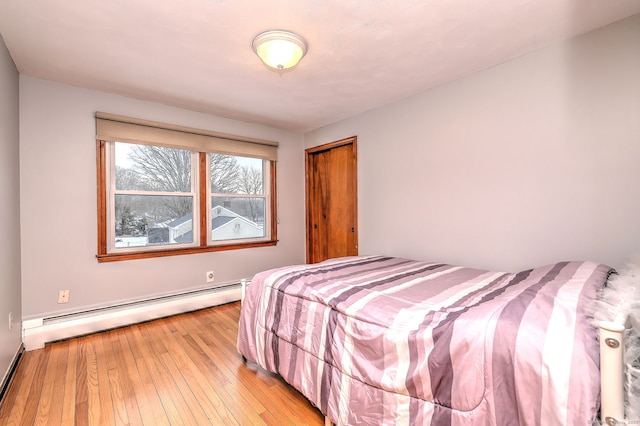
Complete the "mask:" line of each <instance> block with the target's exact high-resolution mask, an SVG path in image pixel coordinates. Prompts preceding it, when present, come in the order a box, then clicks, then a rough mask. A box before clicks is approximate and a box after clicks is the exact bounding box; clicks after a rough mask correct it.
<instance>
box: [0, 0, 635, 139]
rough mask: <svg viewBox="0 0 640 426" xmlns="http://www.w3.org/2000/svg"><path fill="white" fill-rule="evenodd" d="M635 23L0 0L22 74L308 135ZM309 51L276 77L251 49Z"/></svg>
mask: <svg viewBox="0 0 640 426" xmlns="http://www.w3.org/2000/svg"><path fill="white" fill-rule="evenodd" d="M637 13H640V0H107V1H105V0H83V1H78V0H55V1H52V0H0V34H1V35H2V37H3V39H4V41H5V44H6V45H7V47H8V49H9V52H10V54H11V56H12V58H13V60H14V62H15V63H16V66H17V67H18V71H19V72H20V73H21V74H23V75H28V76H33V77H37V78H42V79H47V80H53V81H58V82H61V83H66V84H71V85H76V86H81V87H86V88H90V89H96V90H101V91H106V92H112V93H117V94H122V95H126V96H129V97H134V98H141V99H145V100H150V101H155V102H160V103H164V104H167V105H173V106H178V107H182V108H186V109H190V110H195V111H201V112H205V113H210V114H215V115H219V116H223V117H229V118H234V119H239V120H245V121H249V122H254V123H262V124H266V125H270V126H274V127H278V128H282V129H288V130H293V131H298V132H304V131H309V130H313V129H316V128H318V127H321V126H324V125H327V124H330V123H332V122H335V121H338V120H341V119H344V118H347V117H350V116H353V115H356V114H359V113H361V112H364V111H366V110H369V109H372V108H375V107H378V106H382V105H385V104H388V103H391V102H394V101H397V100H399V99H402V98H405V97H407V96H410V95H412V94H415V93H419V92H422V91H425V90H427V89H429V88H431V87H434V86H436V85H439V84H442V83H445V82H447V81H451V80H453V79H456V78H459V77H461V76H464V75H467V74H470V73H473V72H475V71H478V70H481V69H485V68H488V67H491V66H493V65H496V64H498V63H501V62H505V61H507V60H509V59H513V58H515V57H518V56H521V55H523V54H525V53H528V52H531V51H534V50H537V49H539V48H541V47H543V46H546V45H548V44H550V43H552V42H554V41H557V40H561V39H566V38H569V37H571V36H574V35H577V34H581V33H584V32H587V31H590V30H593V29H595V28H598V27H601V26H604V25H607V24H610V23H612V22H615V21H618V20H620V19H623V18H626V17H628V16H631V15H634V14H637ZM269 29H284V30H289V31H294V32H296V33H298V34H300V35H301V36H302V37H304V38H305V39H306V40H307V42H308V45H309V50H308V53H307V56H305V57H304V58H303V59H302V61H301V62H300V64H299V65H298V66H297V67H296V68H294V69H293V70H292V71H289V72H286V73H283V74H278V73H277V72H275V71H270V70H269V69H267V68H266V67H265V66H264V65H263V64H262V63H261V62H260V61H259V59H258V58H257V56H255V54H254V52H253V50H252V48H251V42H252V40H253V38H254V37H255V36H256V35H257V34H258V33H260V32H262V31H265V30H269Z"/></svg>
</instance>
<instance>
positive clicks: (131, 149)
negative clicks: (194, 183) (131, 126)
mask: <svg viewBox="0 0 640 426" xmlns="http://www.w3.org/2000/svg"><path fill="white" fill-rule="evenodd" d="M115 160H116V164H115V166H116V189H117V190H141V191H166V192H191V151H188V150H184V149H174V148H163V147H159V146H151V145H136V144H129V143H124V142H116V143H115Z"/></svg>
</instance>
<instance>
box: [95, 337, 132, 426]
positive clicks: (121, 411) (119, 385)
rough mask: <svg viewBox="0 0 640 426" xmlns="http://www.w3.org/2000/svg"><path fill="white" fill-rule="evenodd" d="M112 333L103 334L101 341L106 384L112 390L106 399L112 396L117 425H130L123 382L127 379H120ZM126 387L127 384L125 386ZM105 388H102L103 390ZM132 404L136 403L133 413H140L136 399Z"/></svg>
mask: <svg viewBox="0 0 640 426" xmlns="http://www.w3.org/2000/svg"><path fill="white" fill-rule="evenodd" d="M110 334H111V332H110V331H109V332H105V333H102V336H101V337H102V339H100V344H101V345H102V348H103V350H104V355H105V356H104V359H105V362H104V363H103V365H104V370H105V373H106V382H107V383H108V384H109V387H108V389H109V390H110V392H109V393H110V395H108V394H107V393H106V392H105V398H106V397H107V396H110V399H111V404H112V406H113V421H114V424H115V425H128V424H129V423H130V420H129V414H128V411H129V410H128V409H127V401H126V400H125V396H124V390H123V381H125V380H126V379H125V378H124V377H122V378H121V377H120V372H119V370H118V367H117V365H116V363H115V356H114V353H113V351H114V348H113V345H112V344H111V338H110ZM101 383H105V380H101ZM124 386H126V384H125V385H124ZM102 388H103V386H101V389H102ZM129 402H130V403H134V404H133V406H132V413H133V414H136V413H137V412H138V407H137V403H136V402H135V398H133V401H131V400H130V401H129Z"/></svg>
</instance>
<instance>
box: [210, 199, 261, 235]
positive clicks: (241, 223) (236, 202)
mask: <svg viewBox="0 0 640 426" xmlns="http://www.w3.org/2000/svg"><path fill="white" fill-rule="evenodd" d="M211 205H212V206H213V208H212V209H211V239H212V240H213V241H223V240H238V239H245V238H262V237H265V236H266V234H265V230H264V225H265V200H264V199H263V198H250V197H247V198H235V197H234V198H231V197H211Z"/></svg>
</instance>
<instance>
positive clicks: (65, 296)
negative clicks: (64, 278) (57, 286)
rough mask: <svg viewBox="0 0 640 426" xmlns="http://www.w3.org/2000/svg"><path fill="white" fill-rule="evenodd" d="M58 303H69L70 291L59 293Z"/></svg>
mask: <svg viewBox="0 0 640 426" xmlns="http://www.w3.org/2000/svg"><path fill="white" fill-rule="evenodd" d="M58 303H69V290H60V292H59V293H58Z"/></svg>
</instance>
